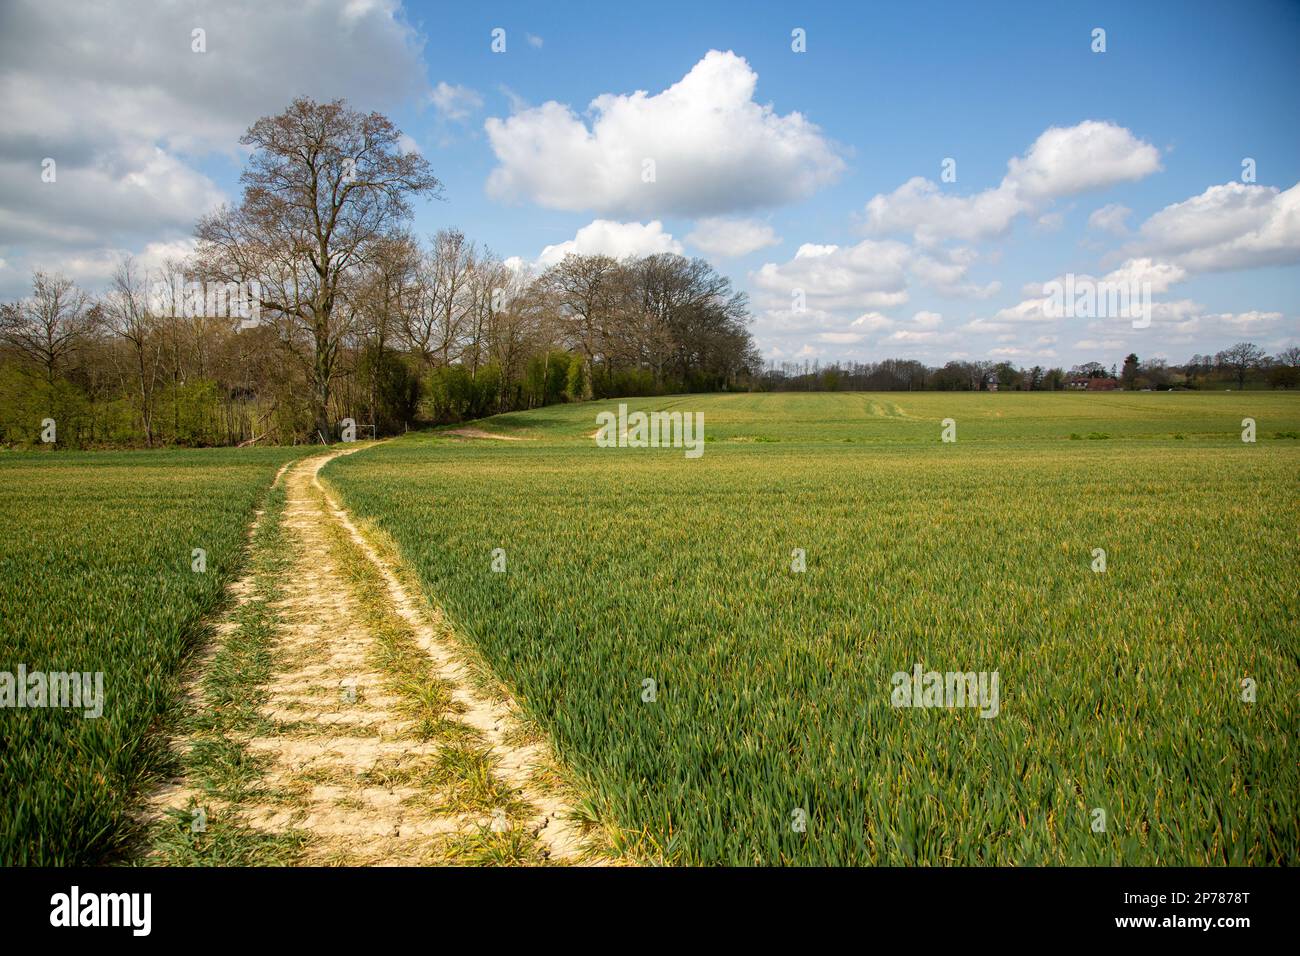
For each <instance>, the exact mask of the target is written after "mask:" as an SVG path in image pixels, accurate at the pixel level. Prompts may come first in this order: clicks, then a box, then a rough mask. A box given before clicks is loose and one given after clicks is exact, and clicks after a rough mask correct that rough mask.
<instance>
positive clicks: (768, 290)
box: [750, 239, 911, 311]
mask: <svg viewBox="0 0 1300 956" xmlns="http://www.w3.org/2000/svg"><path fill="white" fill-rule="evenodd" d="M910 258H911V250H910V249H909V248H908V247H907V245H905V244H904V243H901V242H892V241H885V242H876V241H873V240H870V239H865V240H863V241H862V242H860V243H858V244H857V245H855V246H848V247H846V248H841V247H840V246H835V245H814V244H812V243H805V244H804V245H802V246H800V247H799V249H798V251H797V252H796V253H795V255H794V258H793V259H791V260H789V261H788V262H786V263H783V264H781V265H778V264H776V263H771V262H769V263H766V264H764V265H763V267H762V268H760V269H759V270H758V271H756V272H752V273H750V279H751V281H752V283H753V284H754V286H755V287H756V288H757V290H758V295H757V296H756V301H758V302H759V304H760V305H767V306H768V307H771V308H788V307H789V306H790V304H791V302H792V299H793V297H794V294H795V292H796V290H798V291H799V292H801V293H802V294H803V297H804V299H805V301H806V304H807V307H808V308H810V309H813V308H817V309H826V310H832V311H833V310H854V311H859V310H862V309H881V308H890V307H893V306H898V305H902V304H903V303H905V302H906V301H907V299H908V292H907V266H908V262H909V260H910Z"/></svg>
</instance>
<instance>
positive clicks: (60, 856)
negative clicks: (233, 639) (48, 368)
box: [0, 448, 301, 865]
mask: <svg viewBox="0 0 1300 956" xmlns="http://www.w3.org/2000/svg"><path fill="white" fill-rule="evenodd" d="M300 454H301V450H299V451H295V450H294V449H289V448H283V449H260V450H259V449H240V450H234V449H228V450H196V451H168V452H126V453H86V454H82V453H63V452H60V453H57V454H37V453H32V454H19V453H12V454H6V455H4V456H0V498H3V501H4V534H3V536H0V608H2V609H3V620H2V622H0V671H3V672H4V673H5V674H7V675H15V674H16V673H18V669H19V668H20V667H21V668H23V669H24V671H25V672H26V674H27V675H29V676H30V675H32V674H34V673H37V672H40V673H42V674H48V673H51V672H57V673H72V674H76V675H86V677H87V680H86V681H85V682H84V683H83V682H81V681H77V683H78V684H80V685H81V686H80V687H79V688H78V689H84V690H86V691H90V693H87V694H86V699H84V700H83V706H82V707H80V708H69V707H59V706H44V707H39V708H32V709H18V708H17V707H16V706H15V705H14V701H13V700H7V701H6V706H5V707H3V708H0V793H3V794H4V798H3V800H4V803H3V813H0V862H3V863H5V864H9V865H13V864H42V865H67V864H84V863H94V862H100V861H101V860H103V859H106V858H111V857H112V856H113V855H114V854H115V853H116V852H117V851H119V850H120V849H121V847H122V846H123V844H124V842H125V841H126V840H127V839H128V838H129V836H130V832H131V823H132V815H131V814H132V808H133V801H134V800H135V799H136V798H137V797H138V795H139V794H138V790H139V788H140V787H141V785H142V784H143V782H144V781H146V780H147V779H149V777H150V775H151V774H156V773H157V772H158V771H159V769H160V767H161V766H162V764H163V761H164V760H165V758H166V746H165V745H166V737H165V736H164V735H163V734H162V733H161V730H162V728H163V724H164V723H165V720H166V718H167V717H168V715H169V713H170V712H171V711H172V709H173V708H174V706H175V704H176V697H177V689H178V677H179V673H178V671H179V670H180V668H181V667H182V664H183V662H184V661H185V658H186V655H187V654H188V652H190V651H191V650H192V649H193V648H194V647H195V645H196V643H197V642H198V640H199V639H200V637H201V635H202V632H203V626H204V621H205V618H206V617H207V615H208V614H209V613H210V612H211V611H213V610H214V608H215V607H216V606H217V605H218V604H219V603H220V602H221V600H222V592H223V588H224V587H225V586H226V585H227V584H228V583H229V582H230V580H231V578H232V575H233V574H234V573H235V572H236V571H237V570H238V568H239V567H240V565H241V563H242V561H243V559H244V552H245V545H246V539H247V534H248V528H249V525H250V522H251V520H252V518H253V514H254V511H255V509H256V508H257V507H258V505H259V503H260V502H261V501H262V500H263V498H264V497H265V494H266V491H267V489H268V488H269V487H270V485H271V482H272V479H273V478H274V476H275V474H276V471H277V470H278V469H279V467H280V466H281V465H282V464H284V463H286V462H288V461H290V460H291V459H293V458H295V457H298V456H299V455H300ZM196 549H198V550H201V551H202V552H203V553H202V554H201V555H199V554H196V553H195V551H196ZM96 675H100V676H98V677H96ZM29 686H30V685H29ZM53 688H54V685H53V683H52V682H50V684H49V685H48V687H47V691H46V692H47V693H50V694H53V693H54V689H53ZM12 690H13V688H10V691H12ZM101 690H102V696H100V691H101ZM90 698H97V699H98V704H96V703H95V702H93V701H92V700H91V699H90ZM96 711H98V713H95V712H96ZM87 714H90V716H89V717H88V716H87Z"/></svg>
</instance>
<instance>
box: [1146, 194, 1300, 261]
mask: <svg viewBox="0 0 1300 956" xmlns="http://www.w3.org/2000/svg"><path fill="white" fill-rule="evenodd" d="M1130 252H1137V253H1141V254H1143V255H1154V256H1160V257H1163V258H1166V259H1168V260H1170V261H1171V262H1173V263H1176V264H1177V265H1178V266H1180V267H1182V268H1185V269H1187V270H1188V271H1189V272H1217V271H1223V270H1230V269H1250V268H1256V267H1260V266H1271V265H1291V264H1293V263H1297V262H1300V183H1298V184H1296V185H1295V186H1292V187H1291V188H1290V189H1288V190H1286V191H1285V192H1282V191H1280V190H1278V189H1277V188H1276V187H1274V186H1257V185H1247V184H1245V183H1236V182H1231V183H1225V184H1224V185H1222V186H1211V187H1210V188H1209V189H1207V190H1205V192H1203V193H1201V194H1200V195H1199V196H1193V197H1192V198H1190V199H1186V200H1184V201H1182V202H1179V203H1174V204H1173V205H1170V206H1166V207H1165V208H1164V209H1162V210H1160V211H1159V212H1158V213H1156V214H1155V215H1153V216H1151V218H1149V219H1148V220H1147V221H1146V222H1144V223H1143V224H1142V227H1141V229H1140V230H1139V232H1138V237H1137V239H1136V240H1135V241H1134V243H1133V244H1132V245H1131V246H1130Z"/></svg>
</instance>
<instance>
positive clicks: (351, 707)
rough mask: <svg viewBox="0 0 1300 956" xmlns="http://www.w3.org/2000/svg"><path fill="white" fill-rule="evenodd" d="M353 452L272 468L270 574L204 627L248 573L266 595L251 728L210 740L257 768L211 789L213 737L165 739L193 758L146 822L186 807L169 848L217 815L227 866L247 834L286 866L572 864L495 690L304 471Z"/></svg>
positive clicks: (557, 803) (522, 737)
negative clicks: (283, 846) (261, 664)
mask: <svg viewBox="0 0 1300 956" xmlns="http://www.w3.org/2000/svg"><path fill="white" fill-rule="evenodd" d="M354 450H358V449H348V450H347V451H337V450H336V451H332V452H329V453H326V454H323V455H319V456H316V457H313V458H309V459H305V460H303V461H300V462H297V463H295V464H293V465H292V466H290V467H289V468H288V470H287V471H285V472H284V473H283V476H282V480H283V489H284V502H283V512H282V515H280V516H279V520H280V525H279V534H280V537H281V539H282V540H281V546H282V547H283V549H284V554H285V555H286V557H285V558H284V561H283V564H284V567H283V570H282V571H281V572H280V573H275V572H268V570H267V569H266V568H263V569H262V571H261V572H260V574H261V575H262V576H263V578H265V576H266V575H267V574H268V573H273V574H275V579H274V580H260V582H259V577H258V575H259V572H258V571H257V570H255V571H254V572H253V573H251V574H250V575H249V577H247V578H246V579H245V580H243V581H241V582H240V583H239V584H237V585H236V586H235V588H234V591H235V594H236V596H237V602H238V604H237V608H236V611H234V612H232V615H231V619H230V620H227V621H224V622H223V623H222V625H220V626H219V628H218V643H220V641H222V640H223V639H224V640H227V641H233V638H232V635H234V634H235V633H236V631H237V629H238V628H239V627H240V626H241V625H240V624H239V621H240V620H243V618H240V616H239V615H240V610H239V609H240V608H241V607H244V605H245V602H247V601H248V600H249V596H250V595H251V594H253V593H254V592H256V590H257V588H258V586H259V583H260V584H261V585H263V586H265V587H268V588H272V589H273V594H274V597H273V599H272V600H268V601H267V602H266V612H267V616H268V617H270V618H272V621H271V625H270V626H269V627H268V629H267V630H268V634H269V635H270V636H269V638H268V639H267V641H266V644H267V645H269V646H268V648H267V650H268V651H269V654H270V658H271V660H272V662H273V663H272V664H271V665H270V666H269V667H268V669H267V671H266V673H265V675H264V678H265V679H264V680H263V681H262V682H261V684H260V687H259V688H258V691H257V694H258V704H257V707H256V708H255V710H256V714H255V719H253V720H250V721H246V722H245V723H246V724H249V725H250V729H249V731H247V732H242V731H241V730H240V729H239V728H237V727H234V726H231V727H229V728H226V729H225V730H224V731H222V733H221V734H220V737H219V739H220V745H221V746H222V747H230V748H236V749H237V750H238V752H239V753H242V755H243V757H244V758H246V761H245V762H246V763H247V764H248V765H249V766H251V767H253V768H255V771H250V772H248V773H245V774H244V775H243V777H240V778H239V780H238V785H237V786H236V785H231V784H230V783H226V784H224V785H222V784H221V783H220V782H218V784H217V785H215V786H214V785H213V779H214V778H215V777H220V776H221V774H220V773H216V772H214V771H213V769H212V767H211V761H210V760H208V759H207V757H208V753H207V750H208V749H211V747H212V746H213V741H212V739H211V737H212V735H211V734H208V735H207V736H204V735H202V734H195V735H193V736H192V737H191V738H190V739H188V740H183V741H180V742H179V749H180V750H181V751H182V752H183V753H186V754H187V756H189V757H190V758H193V759H188V760H187V761H186V762H187V767H188V772H187V773H186V774H184V775H182V776H181V777H179V778H178V779H177V780H175V781H173V782H172V785H171V786H169V787H168V788H166V789H165V790H164V791H163V792H162V793H160V794H159V795H158V796H157V798H156V799H155V801H154V802H153V806H154V809H155V811H156V813H155V819H164V818H166V811H168V810H170V811H171V814H170V818H171V819H172V820H173V821H174V822H173V827H174V826H175V821H177V820H179V821H180V824H181V825H183V824H184V822H185V816H184V814H185V813H189V814H191V815H193V814H194V813H195V809H196V808H200V807H201V808H202V809H203V812H204V814H205V831H204V832H203V833H200V834H195V835H193V836H192V838H187V840H186V842H185V847H184V849H183V852H185V853H187V854H188V853H189V849H190V848H191V847H199V848H201V849H202V848H205V847H207V848H210V847H212V846H215V845H216V844H217V842H218V841H217V840H215V839H214V838H212V837H210V836H208V835H207V832H208V831H207V830H206V826H207V822H208V821H212V820H213V818H215V820H220V821H223V822H224V823H225V824H226V826H227V828H228V829H227V830H226V831H223V832H228V833H230V834H232V835H231V836H229V837H228V838H227V839H228V842H229V843H230V845H231V846H232V847H234V849H233V850H231V851H229V852H230V853H233V854H234V855H235V856H236V858H240V859H242V857H241V856H240V854H244V853H249V852H253V850H250V849H249V848H255V849H256V851H257V852H262V850H261V848H262V847H263V846H264V842H263V841H262V838H263V837H265V838H267V839H271V840H283V839H286V838H287V837H286V835H290V836H291V837H292V838H291V839H289V843H288V845H289V847H290V849H289V850H286V851H284V852H286V853H289V854H290V860H289V861H291V862H302V863H327V864H332V863H337V864H350V865H366V864H376V865H423V864H431V863H440V862H457V863H462V862H482V863H540V862H576V861H579V860H582V859H584V858H585V852H584V844H583V839H582V832H581V830H580V829H579V827H578V825H577V824H575V823H574V822H572V821H571V819H570V817H571V811H570V802H569V798H567V796H566V795H565V794H564V793H563V791H562V790H561V789H560V788H559V786H558V785H557V783H556V777H555V774H554V772H553V763H552V758H551V756H550V752H549V747H548V746H547V744H546V743H545V741H544V740H538V739H536V737H529V736H528V735H527V734H526V733H525V732H524V731H523V730H522V728H521V726H520V725H519V723H518V721H517V720H516V718H515V715H514V713H513V712H512V708H511V705H510V702H509V701H507V700H499V699H493V698H492V697H491V696H489V695H488V694H486V693H485V692H484V690H483V689H481V688H482V686H483V685H482V682H481V681H474V680H472V679H471V678H472V676H473V675H472V674H471V672H470V669H469V666H468V665H467V664H466V663H465V658H464V656H463V654H462V652H461V650H460V648H459V647H458V645H457V643H456V641H455V638H454V637H453V635H452V634H451V633H450V631H449V629H448V628H447V627H446V626H445V624H444V623H443V622H442V620H441V618H440V617H439V615H438V614H437V612H436V610H434V609H432V608H430V607H429V606H428V604H427V602H425V601H423V600H422V599H417V598H416V597H413V595H412V594H411V593H409V592H408V586H407V585H406V584H404V583H403V581H402V579H401V578H402V575H400V574H399V573H396V572H395V570H394V569H393V567H391V566H390V564H389V563H388V562H387V561H386V560H385V559H384V557H382V556H381V549H380V548H378V547H376V546H375V545H374V544H373V543H372V542H371V541H370V540H369V539H368V538H367V537H366V536H363V535H362V533H361V532H360V531H359V530H358V528H357V527H356V526H355V525H354V523H353V522H352V520H351V519H350V518H349V516H348V515H347V513H346V512H345V511H343V510H342V509H341V508H340V507H339V506H338V504H337V502H335V501H334V500H333V499H332V498H331V497H330V496H329V494H328V493H327V491H326V489H325V488H324V487H323V486H322V485H321V483H320V481H319V478H318V474H319V472H320V469H321V468H322V467H323V466H324V465H325V464H326V463H327V462H328V461H330V460H331V459H333V458H335V457H337V456H338V455H340V454H347V453H350V452H351V451H354ZM255 557H256V550H255ZM243 613H244V615H245V618H246V617H247V608H246V607H244V612H243ZM246 623H247V622H246V620H245V624H246ZM216 654H218V655H219V654H220V647H218V649H217V651H216ZM212 660H213V657H212V655H209V656H208V658H207V661H208V664H211V662H212ZM214 696H216V697H218V698H219V697H220V696H221V695H220V694H215V695H214V694H213V693H212V692H211V690H209V692H208V693H207V695H206V697H207V698H208V699H205V694H204V691H203V689H202V688H196V689H195V691H194V692H193V693H192V694H191V698H192V700H194V701H195V703H196V705H197V706H198V707H199V708H200V709H201V708H203V707H215V706H220V704H219V700H213V699H211V698H212V697H214ZM200 742H202V748H207V749H202V748H201V746H200ZM204 761H207V762H204ZM224 762H225V763H227V764H229V763H230V762H231V758H229V757H227V758H225V760H224ZM172 836H173V840H172V842H173V843H175V839H174V834H173V835H172ZM277 845H278V844H277ZM158 854H162V855H163V856H164V857H165V856H166V855H167V851H166V850H165V849H164V850H155V855H158ZM209 855H210V856H215V855H217V854H216V853H215V852H209ZM172 858H173V861H174V858H175V854H174V853H173V854H172ZM274 861H275V862H285V859H284V857H283V856H281V857H280V858H278V859H275V860H274Z"/></svg>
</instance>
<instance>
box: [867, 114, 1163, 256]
mask: <svg viewBox="0 0 1300 956" xmlns="http://www.w3.org/2000/svg"><path fill="white" fill-rule="evenodd" d="M1158 169H1160V156H1159V153H1158V152H1157V150H1156V148H1155V147H1154V146H1152V145H1151V144H1150V143H1145V142H1143V141H1141V140H1139V139H1138V138H1137V137H1135V136H1134V135H1133V134H1132V133H1131V132H1129V131H1128V130H1127V129H1124V128H1123V127H1121V126H1116V125H1114V124H1113V123H1103V122H1098V121H1096V120H1087V121H1085V122H1082V123H1079V124H1078V125H1077V126H1070V127H1057V126H1053V127H1051V128H1049V129H1047V130H1045V131H1044V132H1043V133H1042V135H1040V136H1039V137H1038V139H1036V140H1035V141H1034V143H1033V145H1031V146H1030V147H1029V150H1028V151H1027V152H1026V153H1025V155H1024V156H1023V157H1021V156H1016V157H1012V158H1011V160H1010V161H1009V162H1008V163H1007V174H1006V175H1005V176H1004V177H1003V178H1002V182H1001V183H999V184H998V185H997V186H995V187H993V188H991V189H985V190H983V191H981V192H978V193H975V194H973V195H970V196H959V195H955V194H953V193H951V192H949V191H946V190H945V189H944V188H943V187H941V186H940V185H939V184H938V183H935V182H934V181H932V180H929V179H925V178H923V177H920V176H918V177H915V178H913V179H910V180H908V181H907V182H906V183H904V184H903V185H902V186H899V187H898V188H897V189H895V190H894V191H893V192H892V193H888V194H886V193H880V194H877V195H876V196H874V197H872V199H871V200H870V201H869V202H868V203H867V206H866V223H865V224H866V227H867V229H868V231H870V232H872V233H875V234H888V233H908V232H910V233H911V234H912V235H913V237H914V238H915V239H916V240H917V241H918V242H920V243H922V244H925V245H931V244H934V243H936V242H940V241H942V240H945V239H961V240H964V241H974V240H978V239H987V238H992V237H994V236H1000V235H1003V234H1005V233H1006V232H1007V230H1008V229H1010V227H1011V224H1012V222H1013V221H1014V220H1015V219H1016V217H1017V216H1021V215H1026V214H1028V213H1030V212H1033V211H1034V210H1035V209H1037V208H1038V207H1040V206H1041V205H1042V204H1044V203H1047V202H1050V201H1051V200H1053V199H1057V198H1060V197H1063V196H1073V195H1077V194H1079V193H1083V192H1088V191H1090V190H1094V189H1101V188H1103V187H1106V186H1111V185H1115V184H1116V183H1120V182H1126V181H1131V180H1135V179H1141V178H1142V177H1144V176H1147V175H1150V174H1151V173H1153V172H1155V171H1157V170H1158ZM1044 218H1045V219H1046V222H1045V223H1043V225H1045V226H1046V227H1048V228H1051V227H1052V226H1053V220H1052V218H1051V214H1048V215H1047V216H1045V217H1044Z"/></svg>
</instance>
